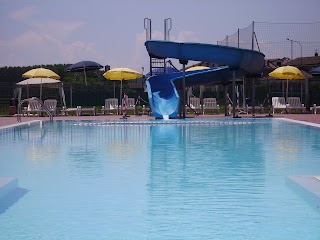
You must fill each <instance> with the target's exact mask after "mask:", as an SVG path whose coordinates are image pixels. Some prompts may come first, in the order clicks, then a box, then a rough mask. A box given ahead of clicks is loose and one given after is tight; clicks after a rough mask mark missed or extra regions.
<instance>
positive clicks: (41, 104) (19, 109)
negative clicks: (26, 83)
mask: <svg viewBox="0 0 320 240" xmlns="http://www.w3.org/2000/svg"><path fill="white" fill-rule="evenodd" d="M31 100H37V101H38V102H39V104H40V106H41V108H42V109H43V110H44V111H45V112H46V114H48V116H49V119H50V122H52V121H53V115H52V114H51V112H50V110H49V109H48V107H47V106H46V105H44V104H43V102H42V101H41V100H40V99H39V98H36V97H32V98H27V99H24V100H21V101H20V102H19V103H18V109H17V122H21V114H22V113H21V105H22V104H23V103H25V102H29V101H31Z"/></svg>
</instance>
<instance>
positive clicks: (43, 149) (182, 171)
mask: <svg viewBox="0 0 320 240" xmlns="http://www.w3.org/2000/svg"><path fill="white" fill-rule="evenodd" d="M172 122H173V123H174V124H168V123H172ZM182 122H183V123H184V124H180V123H182ZM152 123H155V124H152ZM0 154H1V155H0V177H17V178H18V180H19V189H17V192H15V193H12V195H10V196H8V197H6V198H3V199H0V239H1V240H29V239H30V240H31V239H32V240H35V239H50V240H69V239H77V240H91V239H92V240H97V239H112V240H113V239H121V240H122V239H140V240H141V239H142V240H143V239H159V240H160V239H183V240H187V239H233V240H238V239H241V240H242V239H246V240H247V239H249V240H253V239H259V240H263V239H268V240H269V239H273V240H275V239H279V240H287V239H288V240H295V239H296V240H301V239H304V240H316V239H320V209H319V206H317V205H314V204H313V202H311V201H309V196H308V194H306V193H303V194H302V193H301V191H299V189H298V188H297V187H296V186H294V185H293V184H291V183H290V181H288V177H289V176H297V175H298V176H312V175H317V176H319V175H320V129H318V128H315V127H310V126H303V125H299V124H295V123H287V122H285V121H281V120H277V119H250V120H243V119H228V120H219V119H214V120H196V121H194V120H185V121H182V120H180V121H171V122H170V121H169V122H168V121H167V122H166V121H145V122H143V123H142V124H137V123H135V122H132V123H131V124H115V123H112V122H102V121H81V122H80V121H56V122H53V123H49V122H48V123H43V124H41V125H39V124H33V125H31V126H25V127H19V128H14V129H9V130H2V131H0Z"/></svg>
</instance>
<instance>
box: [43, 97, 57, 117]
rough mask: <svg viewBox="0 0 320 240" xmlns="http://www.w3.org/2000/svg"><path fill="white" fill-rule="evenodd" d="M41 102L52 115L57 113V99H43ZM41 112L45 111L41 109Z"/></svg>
mask: <svg viewBox="0 0 320 240" xmlns="http://www.w3.org/2000/svg"><path fill="white" fill-rule="evenodd" d="M43 104H44V106H45V107H46V108H47V109H48V110H49V112H50V113H51V114H52V115H53V116H56V115H57V100H56V99H47V100H44V102H43ZM43 112H45V111H44V110H43Z"/></svg>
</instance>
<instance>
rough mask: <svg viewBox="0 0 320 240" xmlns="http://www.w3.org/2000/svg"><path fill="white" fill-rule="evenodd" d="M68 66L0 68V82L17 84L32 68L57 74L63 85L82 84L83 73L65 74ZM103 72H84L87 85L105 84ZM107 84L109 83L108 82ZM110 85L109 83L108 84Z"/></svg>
mask: <svg viewBox="0 0 320 240" xmlns="http://www.w3.org/2000/svg"><path fill="white" fill-rule="evenodd" d="M68 66H70V64H54V65H42V66H40V65H34V66H28V67H1V68H0V82H3V83H4V82H6V83H17V82H20V81H22V80H24V79H25V78H23V77H22V74H24V73H25V72H27V71H29V70H31V69H34V68H39V67H43V68H48V69H50V70H52V71H54V72H55V73H57V74H58V75H59V76H60V77H61V79H60V80H61V81H63V82H64V83H72V84H84V82H85V80H84V73H83V72H77V73H73V72H65V71H64V69H66V68H67V67H68ZM103 73H104V71H98V70H97V71H90V72H86V78H87V82H88V84H101V83H103V84H106V79H105V78H104V77H103ZM108 82H109V81H108ZM110 84H111V83H110Z"/></svg>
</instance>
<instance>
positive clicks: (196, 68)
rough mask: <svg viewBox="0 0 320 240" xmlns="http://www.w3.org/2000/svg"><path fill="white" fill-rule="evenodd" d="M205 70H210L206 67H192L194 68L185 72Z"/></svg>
mask: <svg viewBox="0 0 320 240" xmlns="http://www.w3.org/2000/svg"><path fill="white" fill-rule="evenodd" d="M205 69H210V68H209V67H206V66H194V67H191V68H188V69H187V70H186V72H189V71H197V70H205Z"/></svg>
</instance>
